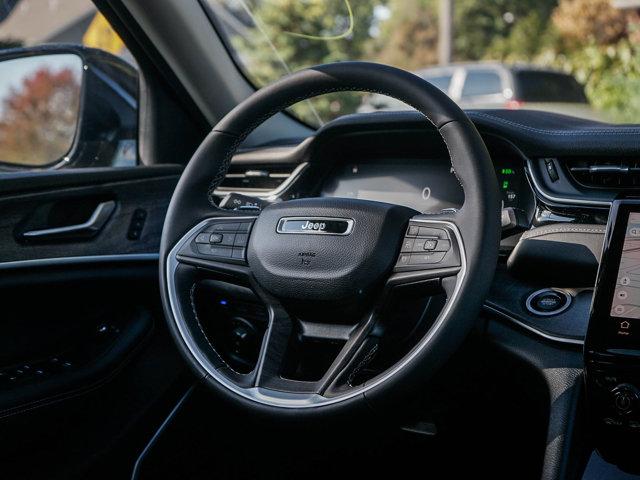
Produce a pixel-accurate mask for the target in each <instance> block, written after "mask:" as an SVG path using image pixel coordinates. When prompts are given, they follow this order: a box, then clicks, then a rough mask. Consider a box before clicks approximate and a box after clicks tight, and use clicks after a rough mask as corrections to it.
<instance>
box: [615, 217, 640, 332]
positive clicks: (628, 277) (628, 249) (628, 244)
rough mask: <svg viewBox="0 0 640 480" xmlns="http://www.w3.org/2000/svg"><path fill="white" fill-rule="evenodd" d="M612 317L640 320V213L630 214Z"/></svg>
mask: <svg viewBox="0 0 640 480" xmlns="http://www.w3.org/2000/svg"><path fill="white" fill-rule="evenodd" d="M610 315H611V316H612V317H621V318H633V319H639V318H640V212H631V213H629V219H628V221H627V225H626V229H625V231H624V241H623V243H622V253H621V254H620V266H619V267H618V274H617V278H616V286H615V289H614V291H613V300H612V302H611V312H610ZM624 325H626V324H623V326H624Z"/></svg>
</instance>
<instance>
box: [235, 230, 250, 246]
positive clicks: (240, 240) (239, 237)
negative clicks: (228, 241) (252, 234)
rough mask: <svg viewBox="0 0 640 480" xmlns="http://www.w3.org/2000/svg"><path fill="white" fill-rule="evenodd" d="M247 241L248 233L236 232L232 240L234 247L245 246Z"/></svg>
mask: <svg viewBox="0 0 640 480" xmlns="http://www.w3.org/2000/svg"><path fill="white" fill-rule="evenodd" d="M248 241H249V235H247V234H246V233H236V239H235V241H234V242H233V246H234V247H246V246H247V242H248Z"/></svg>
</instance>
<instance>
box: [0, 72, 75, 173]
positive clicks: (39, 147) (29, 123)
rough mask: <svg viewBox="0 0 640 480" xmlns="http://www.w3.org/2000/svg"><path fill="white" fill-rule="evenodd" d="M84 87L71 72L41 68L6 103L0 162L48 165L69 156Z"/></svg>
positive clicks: (13, 90) (0, 122)
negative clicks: (68, 152) (82, 87)
mask: <svg viewBox="0 0 640 480" xmlns="http://www.w3.org/2000/svg"><path fill="white" fill-rule="evenodd" d="M79 92H80V85H79V84H78V81H77V79H76V76H75V75H74V73H73V72H72V71H71V70H70V69H62V70H59V71H57V72H53V71H51V70H49V69H48V68H40V69H39V70H36V71H35V72H34V73H33V74H31V75H29V76H27V77H25V78H23V79H22V82H21V83H20V85H19V87H14V88H11V89H10V90H9V93H8V94H7V96H6V97H5V98H4V99H3V100H2V107H3V108H2V114H1V117H0V161H3V162H8V163H17V164H22V165H34V166H37V165H45V164H47V163H50V162H52V161H54V160H57V159H59V158H61V157H62V156H63V155H64V154H66V153H67V151H68V150H69V147H70V146H71V142H72V141H73V137H74V134H75V130H76V123H77V117H78V107H79V98H80V94H79Z"/></svg>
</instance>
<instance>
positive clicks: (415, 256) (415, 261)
mask: <svg viewBox="0 0 640 480" xmlns="http://www.w3.org/2000/svg"><path fill="white" fill-rule="evenodd" d="M445 253H446V252H431V253H412V254H411V259H410V260H409V265H430V264H433V263H440V262H441V261H442V259H443V258H444V256H445Z"/></svg>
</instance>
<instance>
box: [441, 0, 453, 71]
mask: <svg viewBox="0 0 640 480" xmlns="http://www.w3.org/2000/svg"><path fill="white" fill-rule="evenodd" d="M452 52H453V0H440V4H439V10H438V61H439V63H440V65H446V64H447V63H451V60H452Z"/></svg>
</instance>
